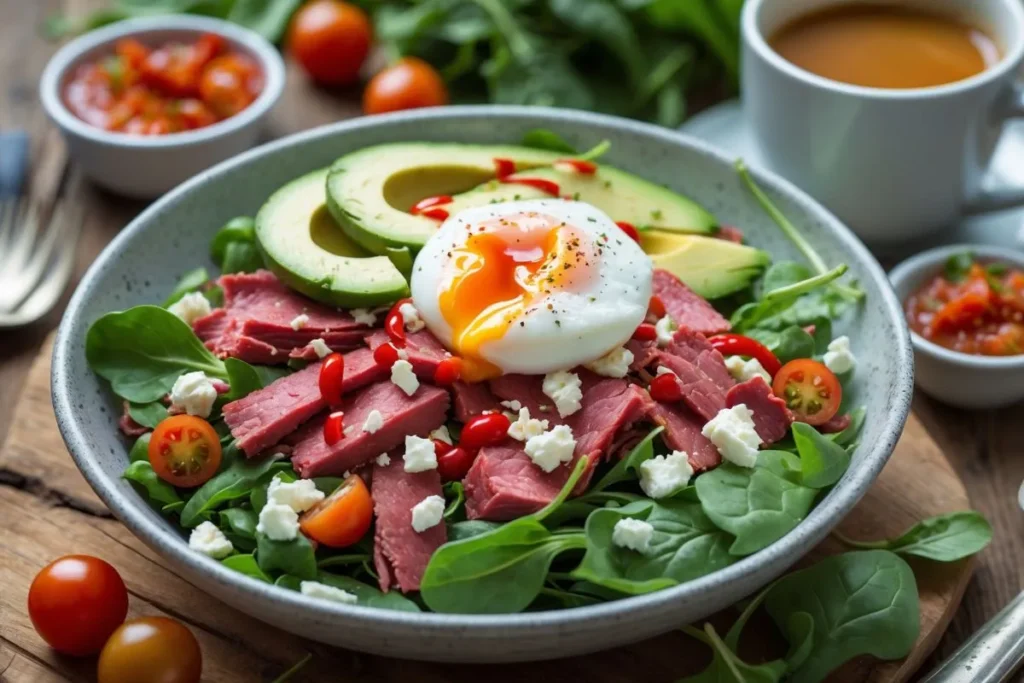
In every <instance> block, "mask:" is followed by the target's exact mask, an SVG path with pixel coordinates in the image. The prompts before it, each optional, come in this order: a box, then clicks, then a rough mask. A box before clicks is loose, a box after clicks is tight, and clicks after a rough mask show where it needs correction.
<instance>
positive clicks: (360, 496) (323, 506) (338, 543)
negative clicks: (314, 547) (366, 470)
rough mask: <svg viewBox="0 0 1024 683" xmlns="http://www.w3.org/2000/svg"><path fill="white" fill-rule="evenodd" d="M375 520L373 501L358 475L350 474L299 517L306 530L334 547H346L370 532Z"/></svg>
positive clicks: (316, 539) (303, 528)
mask: <svg viewBox="0 0 1024 683" xmlns="http://www.w3.org/2000/svg"><path fill="white" fill-rule="evenodd" d="M372 521H373V500H372V499H371V498H370V492H369V490H368V489H367V488H366V484H364V483H363V480H362V478H360V476H359V475H358V474H353V475H350V476H349V477H348V478H347V479H345V481H344V482H343V483H342V484H341V486H339V487H338V488H337V490H335V491H334V493H332V494H331V495H329V496H327V498H325V499H324V500H322V501H321V502H319V503H317V505H316V507H314V508H312V509H310V510H309V511H307V512H306V513H304V514H303V515H302V517H301V518H300V519H299V527H300V528H301V529H302V533H304V534H306V536H308V537H310V538H311V539H313V540H314V541H316V542H318V543H323V544H324V545H326V546H330V547H331V548H344V547H346V546H350V545H352V544H353V543H357V542H358V541H359V539H361V538H362V537H363V536H365V535H366V532H367V530H369V528H370V523H371V522H372Z"/></svg>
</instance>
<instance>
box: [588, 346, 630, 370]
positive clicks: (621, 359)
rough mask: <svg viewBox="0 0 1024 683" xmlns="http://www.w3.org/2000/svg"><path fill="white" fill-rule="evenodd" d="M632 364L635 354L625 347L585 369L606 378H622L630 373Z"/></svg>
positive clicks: (613, 350) (617, 349)
mask: <svg viewBox="0 0 1024 683" xmlns="http://www.w3.org/2000/svg"><path fill="white" fill-rule="evenodd" d="M632 362H633V352H632V351H630V350H629V349H627V348H626V347H625V346H620V347H618V348H615V349H612V350H611V351H609V352H608V353H606V354H605V355H604V356H602V357H600V358H598V359H597V360H595V361H592V362H590V363H587V364H586V365H585V366H584V367H585V368H587V369H588V370H592V371H593V372H595V373H597V374H598V375H602V376H604V377H615V378H622V377H625V376H626V374H627V373H629V364H630V363H632Z"/></svg>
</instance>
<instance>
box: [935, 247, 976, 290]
mask: <svg viewBox="0 0 1024 683" xmlns="http://www.w3.org/2000/svg"><path fill="white" fill-rule="evenodd" d="M973 265H974V254H972V253H971V252H969V251H962V252H960V253H958V254H953V255H952V256H950V257H949V258H948V259H946V264H945V266H943V271H942V272H943V274H944V275H945V276H946V279H947V280H949V281H950V282H962V281H963V279H964V278H965V277H967V273H968V271H970V269H971V266H973Z"/></svg>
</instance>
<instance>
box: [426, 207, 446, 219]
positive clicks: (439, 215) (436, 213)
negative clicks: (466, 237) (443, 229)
mask: <svg viewBox="0 0 1024 683" xmlns="http://www.w3.org/2000/svg"><path fill="white" fill-rule="evenodd" d="M420 215H421V216H426V217H427V218H433V219H434V220H437V221H446V220H448V215H449V214H448V212H447V211H445V210H444V209H427V210H426V211H423V212H422V213H420Z"/></svg>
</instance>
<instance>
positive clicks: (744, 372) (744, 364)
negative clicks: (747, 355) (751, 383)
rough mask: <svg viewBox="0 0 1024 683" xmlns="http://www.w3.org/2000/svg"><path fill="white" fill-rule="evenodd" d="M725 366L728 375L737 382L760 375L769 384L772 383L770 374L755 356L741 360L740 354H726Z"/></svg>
mask: <svg viewBox="0 0 1024 683" xmlns="http://www.w3.org/2000/svg"><path fill="white" fill-rule="evenodd" d="M725 368H726V370H728V371H729V374H730V375H732V376H733V377H734V378H736V381H737V382H746V381H747V380H748V379H753V378H755V377H760V378H761V379H763V380H764V381H765V382H767V383H768V384H769V385H771V383H772V376H771V375H769V374H768V371H767V370H765V369H764V366H763V365H761V361H759V360H758V359H756V358H751V359H750V360H743V357H742V356H726V358H725Z"/></svg>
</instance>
